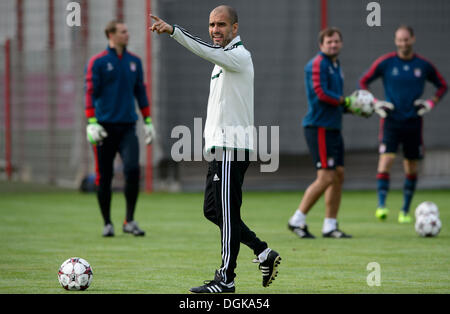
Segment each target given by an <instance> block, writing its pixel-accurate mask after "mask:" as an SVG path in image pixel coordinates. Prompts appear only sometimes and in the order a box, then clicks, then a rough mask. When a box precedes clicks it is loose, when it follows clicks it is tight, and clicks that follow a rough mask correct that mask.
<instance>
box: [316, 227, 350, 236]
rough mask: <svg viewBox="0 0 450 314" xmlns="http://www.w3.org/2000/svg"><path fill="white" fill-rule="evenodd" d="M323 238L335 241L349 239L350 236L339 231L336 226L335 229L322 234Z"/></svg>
mask: <svg viewBox="0 0 450 314" xmlns="http://www.w3.org/2000/svg"><path fill="white" fill-rule="evenodd" d="M322 236H323V237H324V238H335V239H350V238H351V237H352V236H351V235H350V234H346V233H345V232H343V231H341V230H339V228H338V227H337V226H336V229H334V230H331V231H330V232H327V233H322Z"/></svg>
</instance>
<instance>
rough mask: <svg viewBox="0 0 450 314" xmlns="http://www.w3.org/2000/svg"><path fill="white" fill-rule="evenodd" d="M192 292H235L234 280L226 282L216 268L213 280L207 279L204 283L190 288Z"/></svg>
mask: <svg viewBox="0 0 450 314" xmlns="http://www.w3.org/2000/svg"><path fill="white" fill-rule="evenodd" d="M189 291H190V292H191V293H234V291H235V287H234V282H232V283H230V284H226V283H224V282H223V281H222V276H221V275H220V273H219V271H218V270H216V273H215V275H214V279H213V280H205V282H204V285H203V286H200V287H194V288H191V289H189Z"/></svg>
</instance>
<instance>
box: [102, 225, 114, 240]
mask: <svg viewBox="0 0 450 314" xmlns="http://www.w3.org/2000/svg"><path fill="white" fill-rule="evenodd" d="M102 236H104V237H113V236H114V226H113V225H112V224H106V225H105V227H103V234H102Z"/></svg>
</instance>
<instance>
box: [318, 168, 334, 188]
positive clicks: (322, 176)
mask: <svg viewBox="0 0 450 314" xmlns="http://www.w3.org/2000/svg"><path fill="white" fill-rule="evenodd" d="M335 176H336V170H322V171H319V174H318V176H317V181H318V182H319V183H320V184H321V185H326V186H328V185H331V184H333V182H334V180H335Z"/></svg>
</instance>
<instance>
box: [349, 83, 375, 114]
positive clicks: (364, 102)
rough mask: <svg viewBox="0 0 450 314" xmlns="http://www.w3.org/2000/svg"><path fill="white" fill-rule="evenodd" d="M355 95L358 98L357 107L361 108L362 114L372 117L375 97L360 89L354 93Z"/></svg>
mask: <svg viewBox="0 0 450 314" xmlns="http://www.w3.org/2000/svg"><path fill="white" fill-rule="evenodd" d="M354 95H355V97H356V101H355V107H356V108H359V109H360V110H361V113H362V114H364V115H366V116H370V115H371V114H372V113H373V111H374V109H373V102H374V97H373V95H372V93H371V92H369V91H367V90H364V89H359V90H357V91H356V92H355V93H354Z"/></svg>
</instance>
